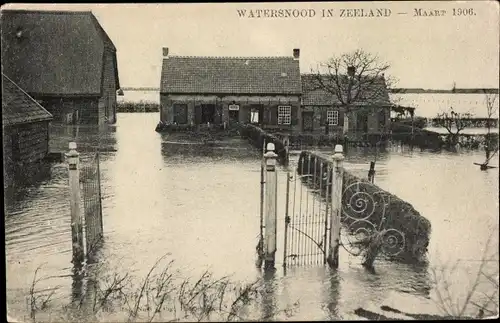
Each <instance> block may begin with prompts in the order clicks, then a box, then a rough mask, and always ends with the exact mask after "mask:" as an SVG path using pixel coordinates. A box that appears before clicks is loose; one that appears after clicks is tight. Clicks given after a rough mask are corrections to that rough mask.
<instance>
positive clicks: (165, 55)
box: [163, 47, 168, 57]
mask: <svg viewBox="0 0 500 323" xmlns="http://www.w3.org/2000/svg"><path fill="white" fill-rule="evenodd" d="M167 56H168V47H163V57H167Z"/></svg>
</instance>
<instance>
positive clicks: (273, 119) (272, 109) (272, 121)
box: [269, 106, 278, 125]
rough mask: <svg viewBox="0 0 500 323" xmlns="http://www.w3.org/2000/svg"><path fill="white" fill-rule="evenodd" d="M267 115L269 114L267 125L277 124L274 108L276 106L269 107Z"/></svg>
mask: <svg viewBox="0 0 500 323" xmlns="http://www.w3.org/2000/svg"><path fill="white" fill-rule="evenodd" d="M269 113H270V116H269V117H270V118H269V119H270V120H269V124H271V125H277V124H278V107H276V106H274V107H271V108H270V109H269Z"/></svg>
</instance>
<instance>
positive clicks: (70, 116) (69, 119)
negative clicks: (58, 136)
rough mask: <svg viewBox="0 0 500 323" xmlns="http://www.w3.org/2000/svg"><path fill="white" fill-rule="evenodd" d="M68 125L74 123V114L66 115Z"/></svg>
mask: <svg viewBox="0 0 500 323" xmlns="http://www.w3.org/2000/svg"><path fill="white" fill-rule="evenodd" d="M66 123H67V124H71V123H73V113H67V114H66Z"/></svg>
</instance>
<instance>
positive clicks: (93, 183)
mask: <svg viewBox="0 0 500 323" xmlns="http://www.w3.org/2000/svg"><path fill="white" fill-rule="evenodd" d="M99 161H100V160H99V151H96V152H95V153H93V154H92V156H91V158H90V161H89V162H88V163H85V164H84V166H82V168H81V172H80V183H81V188H82V193H83V194H82V200H83V219H84V229H85V242H86V243H85V247H86V254H87V255H90V254H91V253H92V251H93V250H94V249H95V247H96V246H97V244H98V243H99V241H100V240H101V239H102V236H103V223H102V204H101V175H100V167H99Z"/></svg>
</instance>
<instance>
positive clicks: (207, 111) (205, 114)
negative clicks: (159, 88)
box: [201, 104, 215, 123]
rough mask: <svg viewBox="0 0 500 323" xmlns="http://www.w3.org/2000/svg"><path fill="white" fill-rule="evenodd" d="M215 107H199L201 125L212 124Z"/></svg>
mask: <svg viewBox="0 0 500 323" xmlns="http://www.w3.org/2000/svg"><path fill="white" fill-rule="evenodd" d="M214 121H215V105H214V104H205V105H203V106H202V107H201V123H214Z"/></svg>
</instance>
